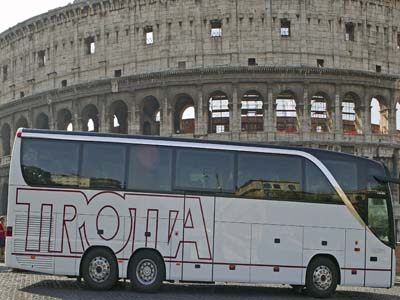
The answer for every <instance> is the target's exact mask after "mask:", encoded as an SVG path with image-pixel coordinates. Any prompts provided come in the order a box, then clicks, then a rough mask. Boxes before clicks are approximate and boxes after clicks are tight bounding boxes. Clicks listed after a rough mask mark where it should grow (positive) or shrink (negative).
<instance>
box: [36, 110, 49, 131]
mask: <svg viewBox="0 0 400 300" xmlns="http://www.w3.org/2000/svg"><path fill="white" fill-rule="evenodd" d="M35 128H37V129H50V126H49V117H48V116H47V115H46V114H45V113H40V114H39V115H38V116H37V118H36V122H35Z"/></svg>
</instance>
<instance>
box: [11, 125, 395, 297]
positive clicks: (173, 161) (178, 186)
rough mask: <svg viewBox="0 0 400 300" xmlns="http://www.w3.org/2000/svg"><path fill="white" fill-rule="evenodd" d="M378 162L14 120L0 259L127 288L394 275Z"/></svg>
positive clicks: (362, 282) (327, 289)
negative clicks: (16, 131) (21, 124)
mask: <svg viewBox="0 0 400 300" xmlns="http://www.w3.org/2000/svg"><path fill="white" fill-rule="evenodd" d="M386 175H387V174H385V170H384V168H383V167H382V166H380V165H379V164H378V163H376V162H373V161H369V160H365V159H361V158H357V157H354V156H348V155H343V154H336V153H330V152H323V151H313V150H307V149H290V148H279V147H272V148H268V147H256V146H254V145H253V146H251V145H241V144H233V143H232V144H222V143H221V144H220V143H216V142H214V143H212V142H210V143H201V142H196V141H191V140H189V141H186V140H174V139H149V138H143V137H130V138H124V137H122V136H114V135H96V134H81V133H74V134H67V133H61V132H54V133H52V132H47V131H36V130H23V131H22V134H21V135H20V136H19V137H18V138H17V139H16V141H15V144H14V150H13V155H12V161H11V167H10V193H9V206H8V224H9V225H10V226H11V228H10V229H12V234H10V236H8V237H7V249H6V264H7V266H9V267H13V268H20V269H26V270H32V271H37V272H43V273H49V274H57V275H69V276H82V277H84V279H85V281H86V282H87V283H88V285H89V286H91V287H93V288H97V289H108V288H111V287H112V286H113V285H114V284H115V282H116V280H118V278H129V279H130V280H131V282H132V284H133V285H134V287H135V288H136V289H138V290H142V291H148V290H154V289H156V288H158V287H159V286H160V285H161V283H162V282H163V281H164V280H170V281H197V282H198V281H202V282H238V283H282V284H291V285H293V286H296V287H298V286H300V287H303V286H304V287H306V288H307V290H309V292H310V294H311V295H314V296H330V295H332V294H333V292H334V290H335V289H336V285H337V284H341V285H352V286H373V287H385V288H387V287H391V286H392V285H393V282H394V275H393V274H394V266H395V261H394V256H393V254H394V251H393V245H394V225H393V212H392V206H391V197H390V190H389V186H388V183H387V182H385V181H382V180H381V181H379V180H377V178H383V177H385V176H386Z"/></svg>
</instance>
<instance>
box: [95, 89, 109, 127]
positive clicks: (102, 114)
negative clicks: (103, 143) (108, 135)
mask: <svg viewBox="0 0 400 300" xmlns="http://www.w3.org/2000/svg"><path fill="white" fill-rule="evenodd" d="M97 99H98V104H99V108H100V111H99V132H108V131H109V130H108V129H109V120H108V119H107V115H106V111H107V108H106V105H107V100H106V98H105V96H98V98H97Z"/></svg>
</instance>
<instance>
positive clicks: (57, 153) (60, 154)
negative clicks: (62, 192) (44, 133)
mask: <svg viewBox="0 0 400 300" xmlns="http://www.w3.org/2000/svg"><path fill="white" fill-rule="evenodd" d="M21 163H22V173H23V176H24V178H25V181H26V182H27V183H28V184H30V185H41V186H61V187H62V186H66V187H71V186H78V163H79V144H78V143H74V142H67V141H65V142H64V141H52V140H40V139H26V138H24V139H23V140H22V155H21Z"/></svg>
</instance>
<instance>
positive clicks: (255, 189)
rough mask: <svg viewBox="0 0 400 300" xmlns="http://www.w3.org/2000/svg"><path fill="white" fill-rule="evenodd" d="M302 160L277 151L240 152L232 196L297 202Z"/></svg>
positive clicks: (300, 195) (299, 190) (299, 194)
mask: <svg viewBox="0 0 400 300" xmlns="http://www.w3.org/2000/svg"><path fill="white" fill-rule="evenodd" d="M301 177H302V159H301V158H300V157H297V156H289V155H278V154H254V153H240V154H239V159H238V186H237V188H236V191H235V194H236V196H239V197H243V198H252V199H268V200H283V201H285V200H287V201H301V200H302V199H301V197H302V194H301V188H302V184H301V181H302V178H301Z"/></svg>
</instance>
